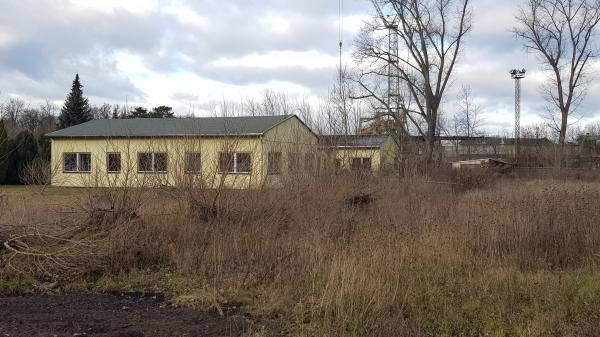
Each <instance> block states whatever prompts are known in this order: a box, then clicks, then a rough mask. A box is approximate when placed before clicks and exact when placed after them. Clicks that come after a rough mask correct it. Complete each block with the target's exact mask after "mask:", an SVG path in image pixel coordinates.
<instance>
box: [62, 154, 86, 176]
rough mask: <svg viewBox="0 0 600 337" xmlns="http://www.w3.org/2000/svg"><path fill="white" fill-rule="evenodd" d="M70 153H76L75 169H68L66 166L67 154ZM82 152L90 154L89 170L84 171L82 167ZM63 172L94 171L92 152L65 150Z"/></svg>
mask: <svg viewBox="0 0 600 337" xmlns="http://www.w3.org/2000/svg"><path fill="white" fill-rule="evenodd" d="M69 154H74V155H75V171H67V168H66V167H65V156H66V155H69ZM82 154H87V155H89V156H90V169H89V170H87V171H83V170H82V169H81V157H80V156H81V155H82ZM63 172H64V173H90V172H92V154H91V153H90V152H65V153H64V154H63Z"/></svg>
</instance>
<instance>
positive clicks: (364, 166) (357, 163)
mask: <svg viewBox="0 0 600 337" xmlns="http://www.w3.org/2000/svg"><path fill="white" fill-rule="evenodd" d="M352 170H353V171H370V170H371V158H352Z"/></svg>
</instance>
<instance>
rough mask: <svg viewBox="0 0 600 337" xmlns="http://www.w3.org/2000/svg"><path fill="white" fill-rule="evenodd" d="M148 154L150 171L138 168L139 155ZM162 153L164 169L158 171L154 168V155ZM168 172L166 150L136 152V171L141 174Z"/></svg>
mask: <svg viewBox="0 0 600 337" xmlns="http://www.w3.org/2000/svg"><path fill="white" fill-rule="evenodd" d="M145 154H149V155H150V169H151V170H150V171H142V170H140V156H141V155H145ZM157 154H164V155H165V170H164V171H158V170H155V167H156V155H157ZM168 172H169V154H168V153H167V152H147V151H146V152H138V153H137V173H141V174H165V173H168Z"/></svg>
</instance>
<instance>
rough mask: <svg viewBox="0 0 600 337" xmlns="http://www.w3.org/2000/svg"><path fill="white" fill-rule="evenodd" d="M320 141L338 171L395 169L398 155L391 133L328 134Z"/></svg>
mask: <svg viewBox="0 0 600 337" xmlns="http://www.w3.org/2000/svg"><path fill="white" fill-rule="evenodd" d="M319 143H320V145H321V149H323V151H324V152H325V153H326V154H327V156H328V157H329V158H333V162H334V163H335V164H334V165H335V168H336V170H338V171H344V170H350V171H371V172H379V171H385V170H393V169H394V163H395V162H396V160H397V155H398V146H397V145H396V142H395V141H394V139H393V138H392V136H391V135H326V136H321V137H320V138H319Z"/></svg>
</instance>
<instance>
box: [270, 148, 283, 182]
mask: <svg viewBox="0 0 600 337" xmlns="http://www.w3.org/2000/svg"><path fill="white" fill-rule="evenodd" d="M274 158H276V159H277V160H274ZM282 158H283V155H282V154H281V152H280V151H270V152H269V153H268V154H267V175H272V176H275V175H281V165H282V162H283V161H282ZM275 162H276V163H277V167H274V166H273V165H274V163H275Z"/></svg>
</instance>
